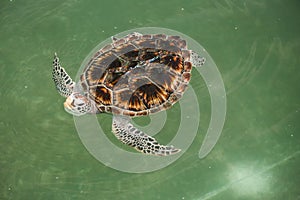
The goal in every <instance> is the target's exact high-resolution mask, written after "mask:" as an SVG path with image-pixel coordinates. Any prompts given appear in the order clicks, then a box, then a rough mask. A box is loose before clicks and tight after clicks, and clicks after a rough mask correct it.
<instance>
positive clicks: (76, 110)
mask: <svg viewBox="0 0 300 200" xmlns="http://www.w3.org/2000/svg"><path fill="white" fill-rule="evenodd" d="M64 107H65V110H66V111H67V112H68V113H70V114H72V115H75V116H80V115H84V114H86V113H90V112H91V110H92V106H91V101H90V100H89V99H88V98H87V97H86V96H84V95H82V94H80V93H78V92H73V93H72V94H71V95H70V96H69V97H68V98H67V100H66V101H65V103H64Z"/></svg>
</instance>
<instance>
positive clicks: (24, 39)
mask: <svg viewBox="0 0 300 200" xmlns="http://www.w3.org/2000/svg"><path fill="white" fill-rule="evenodd" d="M299 8H300V3H299V1H296V0H294V1H293V0H288V1H279V0H273V1H268V0H251V1H250V0H249V1H245V0H243V1H234V0H224V1H223V0H212V1H202V0H201V1H200V0H197V1H196V0H195V1H179V0H176V1H172V2H171V1H170V2H169V1H148V0H147V1H141V0H139V1H136V0H135V1H130V2H129V1H114V2H113V1H98V0H90V1H79V0H69V1H58V0H53V1H44V0H42V1H32V0H27V1H19V0H12V1H9V0H1V2H0V42H1V43H0V67H1V68H0V69H1V73H0V80H1V84H0V88H1V90H0V91H1V93H0V94H1V96H0V98H1V107H0V112H1V115H0V199H5V200H6V199H13V200H18V199H22V200H24V199H30V200H31V199H43V200H45V199H49V200H50V199H51V200H58V199H72V200H73V199H88V200H90V199H91V200H94V199H118V200H127V199H147V200H148V199H149V200H150V199H172V200H173V199H179V200H180V199H186V200H189V199H191V200H196V199H197V200H198V199H212V200H224V199H225V200H226V199H230V200H232V199H249V200H253V199H291V200H294V199H300V190H299V185H300V168H299V164H300V145H299V142H300V133H299V132H300V124H299V119H300V93H299V92H300V84H299V78H300V71H299V65H300V57H299V53H300V21H299V18H300V13H299ZM144 26H158V27H165V28H170V29H174V30H177V31H180V32H182V33H184V34H187V35H189V36H190V37H192V38H194V39H195V40H197V41H198V42H199V43H200V44H201V45H202V46H204V47H205V48H206V50H207V51H208V52H209V53H210V55H211V56H212V58H213V59H214V61H215V63H216V64H217V66H218V68H219V70H220V72H221V75H222V77H223V80H224V84H225V87H226V91H227V117H226V123H225V126H224V129H223V133H222V135H221V138H220V140H219V141H218V143H217V145H216V147H215V148H214V150H213V151H212V152H211V153H210V154H209V155H208V156H207V157H206V158H205V159H202V160H201V159H199V158H198V151H199V148H200V146H201V142H202V140H203V134H202V133H203V132H205V130H206V129H207V127H208V122H209V118H210V99H209V95H208V92H207V89H206V86H205V84H204V82H203V80H202V78H201V76H200V75H199V74H197V73H194V74H193V80H192V83H191V84H192V85H193V88H194V89H195V90H196V91H198V92H197V96H198V98H199V107H200V109H201V118H200V124H199V125H200V126H199V130H198V134H197V136H196V139H195V140H194V142H193V144H192V145H191V146H190V148H189V149H188V151H187V152H185V154H184V155H183V156H182V157H180V158H179V159H178V160H177V161H176V162H175V163H173V164H172V165H170V166H168V167H166V168H163V169H161V170H159V171H155V172H151V173H146V174H130V173H124V172H120V171H117V170H114V169H111V168H109V167H106V166H105V165H103V164H102V163H100V162H99V161H97V160H96V159H95V158H93V157H92V156H91V155H90V154H89V153H88V151H87V150H86V149H85V147H84V146H83V145H82V143H81V141H80V139H79V137H78V135H77V134H76V129H75V126H74V121H73V118H72V116H70V115H69V114H67V113H66V112H65V111H64V110H63V107H62V103H63V101H64V99H63V98H62V97H60V96H59V95H58V93H57V92H56V90H55V88H54V85H53V82H52V80H51V62H52V57H53V53H54V52H58V53H59V55H60V56H61V60H62V64H63V66H64V67H65V68H67V69H68V72H69V74H70V75H72V77H75V75H76V72H77V70H78V68H79V66H80V64H81V63H82V61H83V59H84V58H85V57H86V55H87V54H88V53H89V52H90V51H91V50H92V49H93V48H94V47H95V46H96V45H97V44H98V43H100V42H101V41H103V40H105V39H106V38H108V37H110V36H111V35H114V34H117V33H119V32H122V31H125V30H128V29H132V28H138V27H144ZM199 83H200V84H199ZM178 112H179V109H178V106H175V107H174V109H172V110H170V112H168V114H169V115H171V116H172V115H174V116H176V115H177V114H178ZM100 119H101V120H102V124H104V127H103V129H104V130H107V132H108V133H107V136H108V137H109V138H111V139H112V140H114V138H113V136H112V134H110V133H109V131H110V127H111V116H110V115H103V116H100ZM148 120H149V119H147V118H145V119H141V120H139V123H141V124H143V123H148V122H147V121H148ZM174 120H175V121H172V120H171V121H168V122H167V123H166V127H164V129H163V130H164V131H165V132H166V133H165V134H159V135H158V137H157V138H158V139H159V140H160V141H162V142H165V143H166V142H167V140H168V138H167V137H170V138H171V137H172V132H173V130H174V129H176V126H177V125H176V126H174V124H176V123H175V122H176V118H175V119H174ZM172 122H173V123H172ZM164 140H166V141H164ZM114 142H115V143H117V141H114Z"/></svg>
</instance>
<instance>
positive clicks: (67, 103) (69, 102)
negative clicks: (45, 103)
mask: <svg viewBox="0 0 300 200" xmlns="http://www.w3.org/2000/svg"><path fill="white" fill-rule="evenodd" d="M71 105H72V100H71V98H67V100H66V101H65V102H64V107H65V108H68V109H70V110H72V109H71Z"/></svg>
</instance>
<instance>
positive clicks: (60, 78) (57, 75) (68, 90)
mask: <svg viewBox="0 0 300 200" xmlns="http://www.w3.org/2000/svg"><path fill="white" fill-rule="evenodd" d="M52 79H53V81H54V83H55V86H56V89H57V91H58V93H59V94H60V95H61V96H64V97H68V96H70V95H71V94H72V93H73V89H74V86H75V82H74V81H73V80H72V79H71V77H70V76H69V75H68V73H67V72H66V71H65V69H64V68H63V67H61V66H60V63H59V58H58V57H57V54H56V53H55V54H54V60H53V68H52Z"/></svg>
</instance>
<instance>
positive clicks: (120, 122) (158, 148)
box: [112, 115, 180, 156]
mask: <svg viewBox="0 0 300 200" xmlns="http://www.w3.org/2000/svg"><path fill="white" fill-rule="evenodd" d="M129 121H130V118H129V117H125V116H116V115H114V117H113V123H112V131H113V133H114V134H115V136H116V137H117V138H118V139H119V140H120V141H121V142H122V143H124V144H127V145H129V146H131V147H134V148H135V149H136V150H137V151H140V152H142V153H145V154H152V155H158V156H167V155H172V154H175V153H178V152H180V149H176V148H174V147H173V146H164V145H161V144H159V143H158V142H157V141H156V140H155V139H154V138H153V137H151V136H149V135H147V134H145V133H144V132H142V131H140V130H138V129H137V128H135V127H134V126H133V125H132V124H131V123H130V122H129Z"/></svg>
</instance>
